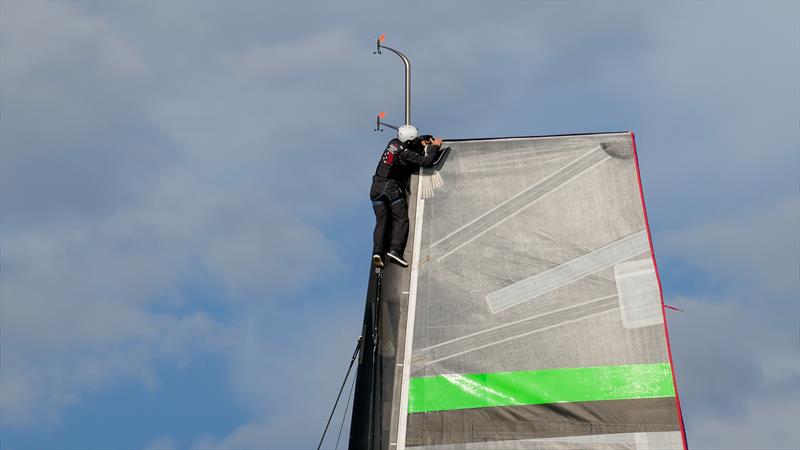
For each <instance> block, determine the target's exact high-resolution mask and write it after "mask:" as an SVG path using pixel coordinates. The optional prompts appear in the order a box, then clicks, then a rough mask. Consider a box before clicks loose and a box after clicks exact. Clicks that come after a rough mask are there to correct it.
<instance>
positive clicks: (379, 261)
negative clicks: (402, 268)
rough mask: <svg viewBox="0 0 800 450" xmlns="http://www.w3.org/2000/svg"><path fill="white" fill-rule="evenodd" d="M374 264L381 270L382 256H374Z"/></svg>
mask: <svg viewBox="0 0 800 450" xmlns="http://www.w3.org/2000/svg"><path fill="white" fill-rule="evenodd" d="M372 262H373V263H375V267H377V268H379V269H382V268H383V260H382V259H381V255H379V254H377V253H376V254H374V255H372Z"/></svg>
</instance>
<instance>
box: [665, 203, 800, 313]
mask: <svg viewBox="0 0 800 450" xmlns="http://www.w3.org/2000/svg"><path fill="white" fill-rule="evenodd" d="M731 215H732V216H733V217H727V218H722V217H719V218H715V219H712V220H710V221H708V222H703V223H700V224H698V225H694V226H689V227H688V228H686V229H682V230H672V231H665V232H663V233H661V234H659V235H658V236H657V240H656V243H657V244H658V246H659V247H660V248H663V253H664V254H665V255H668V256H670V257H673V258H680V259H682V260H684V261H686V262H688V263H689V264H691V265H692V266H694V267H696V268H698V269H700V270H702V271H703V272H705V273H707V274H710V275H712V276H713V277H714V278H715V279H716V280H717V281H719V282H722V283H724V284H725V285H726V286H729V287H733V286H736V288H737V289H747V290H748V292H750V293H752V294H758V293H760V294H761V295H767V296H771V295H780V296H782V297H781V300H784V301H785V299H786V298H787V297H790V296H792V297H793V298H797V295H800V279H798V273H800V256H798V255H800V231H798V230H800V198H797V197H793V198H789V199H786V200H782V201H781V200H780V199H775V203H771V204H766V205H763V206H762V205H759V206H757V207H755V208H750V209H743V210H740V211H737V212H735V213H732V214H731ZM659 253H661V251H659Z"/></svg>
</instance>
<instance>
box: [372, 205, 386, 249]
mask: <svg viewBox="0 0 800 450" xmlns="http://www.w3.org/2000/svg"><path fill="white" fill-rule="evenodd" d="M388 210H389V207H388V205H387V204H386V203H385V202H384V201H382V200H373V201H372V211H373V212H374V213H375V231H374V232H373V233H372V254H373V255H382V254H383V252H384V248H383V243H384V242H385V241H386V240H385V236H386V235H385V232H386V225H387V223H386V219H387V215H388V214H387V213H388Z"/></svg>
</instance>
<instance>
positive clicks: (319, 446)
mask: <svg viewBox="0 0 800 450" xmlns="http://www.w3.org/2000/svg"><path fill="white" fill-rule="evenodd" d="M360 346H361V336H359V337H358V339H357V340H356V349H355V350H353V356H352V357H351V358H350V365H349V366H347V373H346V374H345V375H344V380H342V387H340V388H339V394H337V395H336V401H335V402H334V403H333V409H332V410H331V415H330V416H329V417H328V423H326V424H325V430H323V431H322V437H321V438H319V445H317V450H319V449H320V448H322V441H324V440H325V434H326V433H327V432H328V427H329V426H330V424H331V419H333V413H335V412H336V405H338V404H339V398H340V397H341V396H342V391H344V387H345V385H346V384H347V377H349V376H350V370H351V369H352V368H353V362H355V360H356V356H358V349H359V347H360ZM348 401H349V400H348Z"/></svg>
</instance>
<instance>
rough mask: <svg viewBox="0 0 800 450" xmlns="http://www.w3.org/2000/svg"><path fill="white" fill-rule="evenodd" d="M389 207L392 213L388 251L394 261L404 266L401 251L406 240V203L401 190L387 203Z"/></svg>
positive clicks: (404, 247) (404, 246) (403, 250)
mask: <svg viewBox="0 0 800 450" xmlns="http://www.w3.org/2000/svg"><path fill="white" fill-rule="evenodd" d="M389 209H390V211H391V214H392V240H391V243H390V244H389V253H390V256H391V257H392V258H393V259H395V261H396V262H398V263H400V265H402V266H406V265H408V263H406V262H405V261H404V260H403V252H405V249H406V241H407V240H408V204H407V203H406V198H405V195H404V194H403V193H402V192H400V195H399V196H397V197H396V198H394V199H393V200H392V201H391V202H390V203H389Z"/></svg>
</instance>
